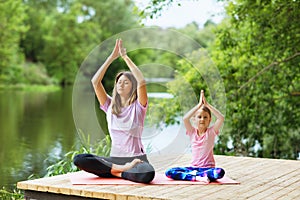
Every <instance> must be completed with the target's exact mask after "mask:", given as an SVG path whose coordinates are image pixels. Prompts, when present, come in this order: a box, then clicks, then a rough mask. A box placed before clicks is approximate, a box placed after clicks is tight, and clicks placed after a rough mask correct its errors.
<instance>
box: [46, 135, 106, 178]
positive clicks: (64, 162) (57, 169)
mask: <svg viewBox="0 0 300 200" xmlns="http://www.w3.org/2000/svg"><path fill="white" fill-rule="evenodd" d="M78 134H79V136H80V145H79V147H75V149H76V150H71V151H69V152H67V153H66V154H65V155H64V157H63V158H62V159H61V158H58V160H57V161H56V163H55V164H53V165H50V166H49V167H48V168H47V174H46V175H45V177H49V176H55V175H59V174H66V173H69V172H75V171H78V170H79V169H78V168H77V167H76V166H75V165H74V164H73V160H74V157H75V156H76V155H78V154H82V153H90V154H95V155H99V156H109V153H110V147H111V141H110V137H109V136H108V135H107V136H106V137H105V138H103V139H102V140H100V141H99V142H96V143H93V144H92V143H91V141H90V138H89V135H88V136H87V137H86V136H85V134H84V133H83V132H82V131H81V130H78Z"/></svg>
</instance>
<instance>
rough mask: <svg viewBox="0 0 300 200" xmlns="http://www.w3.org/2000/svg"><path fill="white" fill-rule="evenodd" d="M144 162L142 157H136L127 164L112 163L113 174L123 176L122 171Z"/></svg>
mask: <svg viewBox="0 0 300 200" xmlns="http://www.w3.org/2000/svg"><path fill="white" fill-rule="evenodd" d="M141 162H143V161H142V160H141V159H138V158H135V159H133V160H132V161H131V162H128V163H126V164H125V165H116V164H113V165H112V169H111V174H112V175H114V176H117V177H121V174H122V172H124V171H127V170H130V169H131V168H133V167H134V166H135V165H137V164H138V163H141Z"/></svg>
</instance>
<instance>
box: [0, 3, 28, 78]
mask: <svg viewBox="0 0 300 200" xmlns="http://www.w3.org/2000/svg"><path fill="white" fill-rule="evenodd" d="M25 10H26V7H25V6H23V5H22V1H21V0H7V1H1V2H0V21H1V33H0V82H4V83H7V82H9V81H11V79H12V78H14V76H15V73H18V69H17V68H16V65H17V64H18V63H20V62H21V61H22V60H23V56H22V54H21V53H20V49H19V41H20V39H21V37H22V34H23V33H25V32H26V31H27V29H28V27H27V26H26V25H24V23H23V22H24V20H25V18H26V13H25ZM10 68H12V70H10Z"/></svg>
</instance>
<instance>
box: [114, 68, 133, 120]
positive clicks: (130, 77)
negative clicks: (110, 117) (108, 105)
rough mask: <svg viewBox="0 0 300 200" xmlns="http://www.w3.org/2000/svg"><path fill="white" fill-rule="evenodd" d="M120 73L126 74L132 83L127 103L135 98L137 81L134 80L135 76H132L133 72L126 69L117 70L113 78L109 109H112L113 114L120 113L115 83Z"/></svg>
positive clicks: (119, 100) (130, 102)
mask: <svg viewBox="0 0 300 200" xmlns="http://www.w3.org/2000/svg"><path fill="white" fill-rule="evenodd" d="M122 75H124V76H126V77H127V78H128V79H129V81H130V82H131V84H132V88H131V91H130V97H129V105H130V104H132V103H133V102H134V101H135V100H136V99H137V81H136V79H135V77H134V76H133V74H132V73H131V72H128V71H124V72H119V73H118V74H117V76H116V79H115V85H114V89H113V94H112V109H111V110H112V113H113V114H115V115H118V114H120V113H121V98H120V95H119V94H118V92H117V87H116V84H117V82H118V80H119V78H120V77H121V76H122Z"/></svg>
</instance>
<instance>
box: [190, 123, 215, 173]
mask: <svg viewBox="0 0 300 200" xmlns="http://www.w3.org/2000/svg"><path fill="white" fill-rule="evenodd" d="M186 134H187V135H188V136H189V137H190V141H191V144H192V162H191V166H192V167H201V168H207V167H215V159H214V153H213V149H214V144H215V137H216V136H217V135H218V134H219V131H217V132H215V130H214V129H213V127H209V128H208V129H207V130H206V132H205V133H204V134H203V135H201V136H199V135H198V134H197V129H196V128H193V130H192V131H191V132H188V131H187V132H186Z"/></svg>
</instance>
